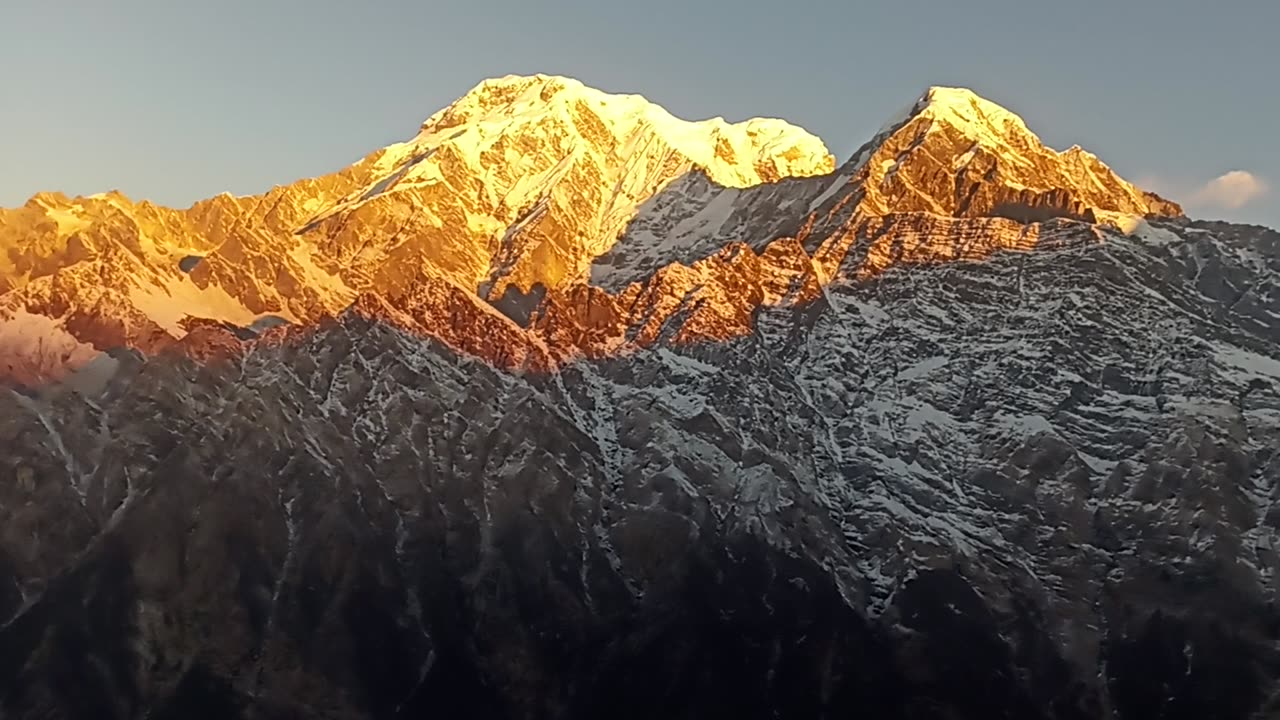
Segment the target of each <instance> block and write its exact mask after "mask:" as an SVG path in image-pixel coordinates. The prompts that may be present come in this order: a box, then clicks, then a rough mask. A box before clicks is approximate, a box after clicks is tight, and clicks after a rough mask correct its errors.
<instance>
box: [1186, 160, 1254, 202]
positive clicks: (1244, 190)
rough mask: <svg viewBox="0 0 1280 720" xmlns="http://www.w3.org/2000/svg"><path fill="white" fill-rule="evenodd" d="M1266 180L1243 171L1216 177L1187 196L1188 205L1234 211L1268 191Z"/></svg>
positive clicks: (1234, 171) (1233, 171)
mask: <svg viewBox="0 0 1280 720" xmlns="http://www.w3.org/2000/svg"><path fill="white" fill-rule="evenodd" d="M1270 189H1271V188H1270V186H1268V185H1267V182H1266V180H1263V179H1262V178H1260V177H1258V176H1257V175H1254V174H1253V173H1251V172H1247V171H1245V170H1232V171H1231V172H1229V173H1226V174H1225V175H1221V176H1219V177H1216V178H1214V179H1212V180H1210V181H1209V182H1207V183H1205V184H1204V185H1202V186H1200V188H1199V189H1197V190H1195V191H1194V192H1192V193H1191V194H1190V195H1189V196H1188V204H1190V205H1193V206H1195V207H1202V208H1218V209H1225V210H1236V209H1238V208H1242V207H1244V206H1245V205H1248V204H1249V203H1251V202H1253V201H1254V200H1257V199H1258V198H1260V197H1262V196H1263V195H1266V194H1267V192H1269V191H1270Z"/></svg>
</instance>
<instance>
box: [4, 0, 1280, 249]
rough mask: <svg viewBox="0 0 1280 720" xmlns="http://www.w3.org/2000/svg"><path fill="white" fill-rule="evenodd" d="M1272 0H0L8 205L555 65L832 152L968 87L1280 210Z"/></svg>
mask: <svg viewBox="0 0 1280 720" xmlns="http://www.w3.org/2000/svg"><path fill="white" fill-rule="evenodd" d="M1276 27H1280V6H1277V5H1275V4H1270V3H1259V2H1256V1H1255V0H1229V1H1228V2H1222V3H1216V4H1207V3H1202V2H1191V1H1189V0H1174V1H1171V2H1154V1H1153V0H1142V1H1137V2H1126V3H1119V4H1118V3H1112V2H1100V1H1096V0H1094V1H1089V2H1080V3H1057V4H1052V5H1045V4H1036V5H1035V6H1034V7H1032V6H1029V5H1027V4H1026V3H1020V2H1011V1H1005V0H981V1H979V2H968V3H962V4H961V3H957V4H952V3H938V2H893V3H888V2H881V3H846V2H835V1H832V0H827V1H817V0H808V1H800V2H793V3H775V2H761V1H759V0H746V1H744V2H738V3H733V4H732V5H728V4H725V3H713V2H683V1H681V2H676V1H675V0H651V1H650V2H648V3H645V4H643V5H642V6H638V5H635V4H631V3H596V2H573V1H570V0H551V1H549V2H539V3H522V2H512V1H510V0H485V1H468V2H456V1H453V0H442V1H436V2H409V1H407V0H386V1H383V2H378V3H369V4H354V5H353V4H351V3H344V2H334V1H332V0H308V1H306V2H303V1H301V0H274V1H272V2H250V1H248V0H229V1H227V2H219V3H183V2H178V3H175V2H168V1H161V0H120V1H119V2H112V3H98V2H88V1H87V0H66V1H64V2H44V1H40V2H36V1H33V0H15V1H14V2H9V3H6V9H5V22H4V23H3V27H0V62H2V63H3V65H4V67H6V68H9V70H10V72H9V80H8V82H7V83H6V86H7V87H6V93H5V102H4V104H3V106H0V157H2V158H3V159H4V166H5V173H4V175H3V177H2V178H0V205H2V206H14V205H19V204H21V203H23V202H24V201H25V200H26V199H27V198H28V197H30V196H31V195H32V194H34V193H35V192H37V191H40V190H61V191H64V192H67V193H69V194H89V193H95V192H100V191H104V190H107V189H113V188H114V189H119V190H121V191H123V192H125V193H126V194H127V195H129V196H130V197H133V198H134V199H141V198H147V199H151V200H154V201H157V202H161V203H164V204H169V205H176V206H186V205H188V204H190V203H191V202H192V201H194V200H196V199H199V198H202V197H207V196H210V195H213V194H216V193H218V192H221V191H224V190H226V191H230V192H233V193H236V194H248V193H257V192H261V191H263V190H265V189H267V188H269V187H271V186H272V185H275V184H280V183H285V182H290V181H292V180H294V179H297V178H299V177H304V176H312V175H317V174H320V173H324V172H328V171H332V170H335V169H338V168H340V167H342V166H344V165H346V164H347V163H349V162H351V161H352V160H354V159H356V158H358V157H360V156H362V155H364V154H366V153H367V152H369V151H371V150H373V149H376V148H378V147H381V146H383V145H385V144H387V143H389V142H393V141H396V140H400V139H404V138H406V137H409V136H411V135H412V134H413V133H414V131H415V130H416V127H417V123H419V122H421V120H422V119H424V118H426V117H427V116H428V115H430V114H431V113H432V112H434V111H435V110H437V109H439V108H441V107H443V106H445V105H447V104H448V103H450V102H451V101H452V100H454V99H456V98H457V97H458V96H460V95H462V94H463V93H464V92H466V91H467V90H468V89H469V88H470V87H472V86H473V85H475V84H476V83H477V82H479V81H480V80H482V79H483V78H485V77H491V76H500V75H506V74H509V73H518V74H526V73H535V72H545V73H553V74H563V75H569V76H573V77H577V78H578V79H580V80H582V81H584V82H586V83H587V84H588V85H592V86H595V87H599V88H601V89H603V90H607V91H614V92H636V93H640V94H643V95H645V96H646V97H648V98H649V99H651V100H653V101H655V102H657V103H659V104H662V105H664V106H665V107H667V108H668V109H669V110H671V111H672V112H673V113H675V114H676V115H678V116H681V117H686V118H691V119H694V118H702V117H710V116H715V115H723V116H725V117H727V118H729V119H731V120H740V119H745V118H748V117H752V116H758V115H765V116H778V117H783V118H785V119H787V120H790V121H792V122H794V123H796V124H799V125H802V126H803V127H805V128H807V129H809V130H810V131H812V132H814V133H816V134H817V135H819V136H820V137H821V138H822V139H823V140H825V141H826V143H827V144H828V145H829V147H830V148H831V149H832V151H833V152H834V153H835V154H836V155H837V156H838V157H841V158H843V157H845V156H847V155H848V154H849V153H851V152H852V150H853V149H855V148H856V147H857V146H858V145H860V144H861V143H862V142H864V141H865V140H867V139H868V138H869V136H870V135H871V134H872V133H873V132H874V131H875V129H876V128H877V127H879V126H880V124H881V123H882V122H884V120H885V119H887V118H888V117H889V116H890V115H892V114H893V113H894V112H895V111H896V110H898V109H899V108H900V107H902V106H903V105H905V104H906V103H907V102H909V101H910V100H912V99H913V98H914V97H915V96H916V95H918V94H919V93H920V92H921V91H922V90H923V89H924V88H925V87H927V86H929V85H936V84H942V85H961V86H967V87H972V88H973V89H975V90H977V91H978V92H979V93H981V94H982V95H984V96H986V97H988V98H990V99H992V100H994V101H996V102H999V103H1001V104H1003V105H1005V106H1007V107H1009V108H1010V109H1012V110H1014V111H1015V112H1017V113H1019V114H1021V115H1022V116H1023V117H1024V118H1025V119H1026V120H1027V123H1028V125H1029V126H1030V127H1031V128H1033V129H1034V130H1036V131H1037V132H1039V133H1040V134H1041V135H1042V137H1043V139H1044V140H1045V141H1046V142H1047V143H1048V144H1050V145H1051V146H1053V147H1057V148H1060V149H1061V148H1064V147H1067V146H1070V145H1071V144H1073V143H1079V144H1080V145H1083V146H1084V147H1086V148H1087V149H1090V150H1092V151H1094V152H1096V153H1097V154H1098V155H1099V156H1101V157H1102V158H1103V159H1104V160H1106V161H1107V162H1108V163H1110V164H1111V165H1112V166H1113V167H1114V168H1115V169H1116V171H1117V172H1119V173H1120V174H1121V175H1123V176H1126V177H1128V178H1130V179H1132V180H1135V181H1137V182H1139V183H1140V184H1142V185H1144V186H1146V187H1148V188H1150V189H1154V190H1156V191H1159V192H1162V193H1165V194H1168V195H1170V196H1171V197H1173V198H1174V199H1176V200H1178V201H1180V202H1182V203H1183V204H1184V205H1186V206H1187V209H1188V212H1189V214H1191V215H1193V216H1201V217H1221V218H1227V219H1231V220H1234V221H1239V222H1254V223H1263V224H1267V225H1270V226H1272V227H1275V226H1280V209H1277V205H1276V203H1275V197H1276V192H1277V191H1276V189H1275V188H1276V186H1277V184H1280V145H1278V144H1277V143H1276V142H1275V138H1274V132H1275V117H1276V116H1277V113H1280V76H1277V74H1276V72H1275V67H1276V50H1275V47H1274V32H1275V28H1276Z"/></svg>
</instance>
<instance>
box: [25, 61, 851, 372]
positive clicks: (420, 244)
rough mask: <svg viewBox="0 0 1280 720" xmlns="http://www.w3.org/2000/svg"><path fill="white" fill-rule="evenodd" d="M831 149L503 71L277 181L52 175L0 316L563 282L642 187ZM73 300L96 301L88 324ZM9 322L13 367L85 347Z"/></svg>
mask: <svg viewBox="0 0 1280 720" xmlns="http://www.w3.org/2000/svg"><path fill="white" fill-rule="evenodd" d="M833 167H834V162H833V159H832V157H831V155H830V154H829V153H828V152H827V150H826V148H825V147H824V146H823V144H822V142H821V141H819V140H818V139H817V138H815V137H813V136H812V135H810V134H809V133H807V132H805V131H803V130H800V129H798V128H795V127H793V126H791V125H788V124H787V123H785V122H782V121H779V120H769V119H756V120H751V121H748V122H745V123H741V124H736V125H734V124H729V123H726V122H724V121H723V120H718V119H717V120H708V121H704V122H700V123H690V122H686V121H683V120H679V119H677V118H674V117H672V116H671V115H670V114H668V113H667V112H666V111H664V110H662V109H661V108H659V107H657V106H655V105H652V104H650V103H649V102H648V101H646V100H644V99H643V98H641V97H639V96H616V95H607V94H605V93H601V92H599V91H596V90H592V89H590V88H586V87H584V86H583V85H582V84H581V83H578V82H576V81H573V80H568V79H564V78H554V77H547V76H535V77H529V78H522V77H508V78H503V79H500V80H495V81H489V82H486V83H483V84H481V85H480V86H478V87H477V88H476V89H474V90H473V91H472V92H471V93H469V94H468V95H467V96H466V97H464V98H462V99H461V100H459V101H458V102H457V103H455V104H453V105H452V106H450V107H449V108H447V109H445V110H442V111H441V112H439V113H437V114H436V115H434V116H432V117H431V118H430V119H428V120H427V121H426V123H424V125H423V126H422V128H421V131H420V133H419V134H418V135H417V136H416V137H415V138H413V139H412V140H410V141H408V142H405V143H399V144H396V145H392V146H389V147H387V148H384V149H382V150H379V151H377V152H375V153H372V154H370V155H369V156H368V157H366V158H364V159H363V160H361V161H360V162H358V163H356V164H354V165H352V166H351V167H349V168H346V169H345V170H343V171H341V172H338V173H335V174H333V175H329V176H325V177H322V178H317V179H309V180H302V181H299V182H297V183H294V184H291V185H288V186H281V187H277V188H275V189H273V190H272V191H270V192H268V193H266V194H265V195H261V196H253V197H241V198H237V197H232V196H230V195H220V196H218V197H215V198H212V199H210V200H207V201H203V202H200V203H197V204H196V205H194V206H193V207H191V208H189V209H187V210H183V211H177V210H170V209H168V208H161V207H157V206H154V205H151V204H150V203H146V202H142V203H138V204H134V203H132V202H130V201H129V200H128V199H127V198H125V197H124V196H123V195H120V194H119V193H109V194H105V195H101V196H94V197H90V198H75V199H68V198H66V197H65V196H59V195H52V194H46V195H40V196H37V197H36V198H33V199H32V201H31V202H29V203H28V204H27V205H26V206H25V207H23V208H20V209H18V210H15V211H5V212H0V249H3V250H4V251H5V252H4V253H0V254H2V255H4V256H3V257H0V293H3V294H0V327H3V326H7V325H13V326H14V327H13V328H11V332H9V333H7V334H8V335H12V336H14V337H15V338H16V337H17V336H18V334H19V330H20V329H19V328H18V325H19V324H20V320H21V319H22V318H23V317H25V316H26V314H31V315H37V316H42V317H44V318H47V321H48V322H51V323H53V324H54V325H56V326H57V328H58V331H59V332H60V333H61V334H63V335H66V336H68V337H67V338H65V339H64V340H63V342H62V343H61V345H63V346H68V347H76V348H80V347H81V346H85V345H87V346H89V347H91V348H95V349H97V350H105V349H109V348H111V347H116V346H128V347H135V348H138V349H141V350H145V351H149V352H150V351H155V350H157V349H158V347H159V346H161V345H164V344H167V343H169V342H172V341H173V340H175V339H179V338H181V337H182V336H183V335H184V334H185V332H186V330H185V326H184V325H183V320H184V319H185V318H187V317H196V318H208V319H213V320H218V321H224V322H231V323H234V324H236V325H240V326H250V325H252V324H253V323H254V322H255V321H258V320H261V319H262V318H264V317H266V318H274V317H278V318H282V319H284V320H287V321H290V322H301V323H307V322H313V321H315V320H317V319H319V318H321V317H324V316H327V315H332V314H335V313H337V312H339V311H341V310H342V309H343V308H345V307H347V306H348V305H350V304H351V302H353V301H354V299H355V298H356V296H357V295H358V294H360V293H362V292H368V291H373V290H376V291H377V292H380V293H385V294H388V295H398V294H401V293H404V292H406V291H407V290H408V289H409V288H410V287H411V286H414V285H415V284H417V283H418V282H419V281H421V280H423V278H426V277H439V276H443V277H445V278H446V279H448V280H449V281H451V282H453V283H455V284H458V285H460V286H461V287H463V288H466V290H467V291H468V292H474V291H475V290H476V289H477V287H479V286H483V288H484V291H485V292H492V293H494V294H500V293H501V292H502V291H503V290H504V289H505V288H506V287H507V286H508V285H510V284H514V285H516V286H517V287H518V288H528V287H530V286H531V285H533V284H543V285H547V286H552V287H558V286H561V285H564V284H567V283H570V282H573V281H577V280H579V279H580V278H581V277H582V276H583V274H584V273H585V272H586V270H587V268H588V266H589V265H590V262H591V261H592V260H593V259H594V258H595V257H596V256H597V255H599V254H600V253H602V252H604V251H605V250H607V249H608V247H609V246H610V245H611V244H612V242H613V241H614V240H615V239H616V238H617V236H618V234H619V233H620V232H621V231H622V230H623V229H624V228H625V227H626V224H627V223H628V222H629V221H630V220H631V218H632V217H633V215H634V214H635V212H636V208H637V206H639V205H640V204H641V203H643V202H644V201H645V200H647V199H648V198H649V197H650V196H652V195H653V194H654V193H656V192H658V191H660V190H661V189H662V188H663V187H664V186H666V185H667V184H668V183H670V182H671V181H673V180H675V179H677V178H679V177H681V176H683V175H685V174H687V173H690V172H692V171H693V170H694V169H695V168H697V169H699V170H701V171H703V172H706V173H708V174H709V175H710V177H712V178H714V179H715V181H716V182H717V183H720V184H722V185H728V186H743V185H751V184H759V183H762V182H767V181H774V180H778V179H780V178H784V177H790V176H796V175H816V174H823V173H828V172H830V171H831V170H832V169H833ZM6 291H7V292H6ZM74 313H79V314H85V315H90V316H92V317H93V318H95V320H94V321H93V322H92V323H87V324H86V323H84V322H81V323H79V324H77V323H75V322H73V321H72V318H71V316H72V314H74ZM46 324H47V323H46ZM22 334H23V335H30V333H29V332H25V331H24V332H23V333H22ZM5 338H6V333H4V332H3V331H0V342H3V343H4V344H3V345H0V362H5V359H6V358H11V359H9V360H8V361H7V362H6V364H5V365H4V366H0V372H4V374H5V375H6V376H7V377H8V378H9V379H11V380H16V381H18V382H23V383H33V382H42V381H46V380H49V379H56V378H57V377H60V376H61V375H62V374H63V373H65V371H67V370H69V369H74V367H76V366H78V365H77V363H76V362H70V361H68V362H65V363H56V362H52V361H51V360H49V359H47V358H46V356H47V355H48V354H49V353H47V352H44V351H43V350H42V349H40V348H34V349H33V348H32V347H30V345H31V343H30V342H19V341H18V340H16V339H14V340H11V341H9V342H4V341H5ZM63 354H65V353H63ZM84 357H92V354H91V353H88V354H86V353H85V352H84V351H82V350H78V352H76V353H73V355H72V359H74V360H76V361H77V362H78V363H79V364H83V362H84Z"/></svg>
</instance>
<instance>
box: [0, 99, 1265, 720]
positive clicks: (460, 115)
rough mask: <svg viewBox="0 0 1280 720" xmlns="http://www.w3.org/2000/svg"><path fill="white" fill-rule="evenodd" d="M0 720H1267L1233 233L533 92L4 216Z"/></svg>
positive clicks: (1038, 182) (987, 160)
mask: <svg viewBox="0 0 1280 720" xmlns="http://www.w3.org/2000/svg"><path fill="white" fill-rule="evenodd" d="M0 249H3V250H4V253H0V383H3V384H4V385H5V386H6V388H7V389H0V446H2V447H4V448H7V449H8V451H7V452H6V453H3V454H0V717H5V718H8V717H14V718H28V717H30V718H37V717H38V718H144V717H145V718H152V719H155V718H179V717H180V718H202V717H208V718H292V717H308V718H310V717H325V718H408V717H435V716H444V717H451V716H459V717H475V718H495V719H497V718H503V719H505V718H596V717H619V718H658V717H662V718H701V717H734V718H773V717H787V718H837V717H839V718H843V717H875V718H887V719H894V718H904V719H906V718H912V719H924V718H964V719H969V718H972V719H974V720H977V719H978V718H984V719H985V718H998V717H1005V718H1020V719H1021V718H1027V719H1031V720H1034V719H1036V718H1044V719H1046V720H1048V719H1055V720H1068V719H1069V720H1077V719H1078V720H1085V719H1090V720H1092V719H1094V718H1107V719H1111V718H1115V719H1125V720H1132V719H1135V718H1136V719H1145V718H1170V719H1172V718H1208V717H1216V718H1224V719H1230V720H1234V719H1236V718H1239V719H1241V720H1248V719H1254V718H1266V717H1272V716H1274V715H1276V714H1280V609H1278V608H1277V606H1276V600H1277V597H1276V595H1277V584H1276V576H1275V572H1276V569H1277V567H1278V566H1280V555H1277V550H1278V549H1280V537H1278V536H1277V533H1278V529H1280V490H1278V489H1277V480H1278V479H1280V293H1278V292H1277V291H1276V287H1277V282H1278V280H1280V233H1277V232H1275V231H1273V230H1270V229H1266V228H1261V227H1254V226H1241V225H1231V224H1227V223H1220V222H1210V221H1201V220H1193V219H1190V218H1187V217H1186V216H1185V215H1184V214H1183V211H1182V209H1181V208H1180V207H1179V206H1178V205H1177V204H1176V203H1174V202H1172V201H1170V200H1167V199H1165V198H1162V197H1159V196H1158V195H1155V194H1153V193H1150V192H1147V191H1144V190H1142V189H1140V188H1138V187H1135V186H1134V185H1132V184H1130V183H1128V182H1126V181H1125V180H1124V179H1122V178H1120V177H1119V176H1118V175H1117V174H1116V173H1114V172H1113V171H1112V170H1111V169H1110V168H1108V167H1107V166H1106V165H1105V164H1104V163H1103V162H1102V161H1101V160H1099V159H1098V158H1097V157H1096V156H1094V155H1092V154H1091V153H1089V152H1087V151H1085V150H1083V149H1081V148H1079V147H1073V148H1070V149H1068V150H1066V151H1061V152H1059V151H1056V150H1053V149H1051V148H1048V147H1046V146H1045V145H1044V144H1043V143H1042V142H1041V141H1040V139H1039V138H1038V137H1037V136H1036V135H1035V134H1034V133H1033V132H1032V131H1031V130H1030V129H1028V128H1027V126H1026V125H1025V123H1024V122H1023V121H1022V120H1021V119H1020V118H1019V117H1018V116H1017V115H1016V114H1014V113H1012V112H1010V111H1008V110H1006V109H1004V108H1001V107H999V106H998V105H995V104H993V103H991V102H989V101H987V100H984V99H983V98H981V97H979V96H977V95H975V94H974V93H972V92H970V91H968V90H964V89H957V88H942V87H935V88H930V89H929V90H927V91H926V92H925V93H923V94H922V95H921V96H920V97H919V98H918V99H917V100H916V101H915V102H914V103H913V104H912V105H910V106H909V107H908V108H907V109H906V110H905V111H904V112H903V113H901V114H900V115H899V116H897V117H895V118H892V119H891V120H890V121H889V122H888V123H886V124H885V125H884V127H883V128H882V129H881V130H880V131H879V132H878V133H877V134H876V135H875V136H874V137H873V138H871V139H870V140H869V141H868V142H867V143H866V144H865V145H863V146H862V147H861V148H860V149H859V150H858V151H857V152H856V153H855V154H854V155H853V156H852V157H851V158H848V159H847V160H845V161H843V162H837V160H836V159H835V158H833V157H832V155H831V154H830V152H829V151H828V150H827V149H826V147H825V146H824V145H823V144H822V142H821V141H820V140H818V139H817V138H815V137H814V136H812V135H810V134H809V133H807V132H805V131H803V130H801V129H799V128H796V127H794V126H791V125H789V124H787V123H785V122H783V121H781V120H771V119H757V120H750V121H747V122H744V123H736V124H731V123H728V122H725V121H724V120H721V119H714V120H706V121H702V122H687V121H684V120H680V119H677V118H674V117H673V116H671V115H670V114H669V113H667V112H666V111H665V110H663V109H661V108H659V107H657V106H655V105H653V104H651V103H649V102H648V101H646V100H645V99H643V98H642V97H639V96H635V95H609V94H605V93H602V92H599V91H596V90H593V89H590V88H588V87H585V86H584V85H582V84H581V83H579V82H577V81H574V80H571V79H567V78H559V77H550V76H543V75H539V76H533V77H516V76H510V77H506V78H500V79H496V80H490V81H486V82H484V83H481V84H480V85H478V86H477V87H476V88H475V89H474V90H472V91H471V92H470V93H468V94H467V95H466V96H464V97H463V98H461V99H460V100H458V101H457V102H456V103H454V104H453V105H451V106H450V107H448V108H446V109H444V110H441V111H440V112H438V113H436V114H434V115H432V116H431V117H430V118H428V119H427V120H426V122H424V123H423V125H422V126H421V128H420V130H419V132H418V133H417V134H416V135H415V136H414V137H413V138H412V139H410V140H408V141H407V142H404V143H399V144H395V145H392V146H389V147H386V148H383V149H381V150H378V151H375V152H374V153H372V154H370V155H368V156H366V157H365V158H363V159H362V160H360V161H358V162H356V163H355V164H353V165H351V166H350V167H348V168H346V169H343V170H341V171H339V172H337V173H334V174H331V175H327V176H324V177H320V178H315V179H306V180H301V181H299V182H296V183H293V184H290V185H285V186H280V187H276V188H274V189H272V190H271V191H269V192H267V193H265V194H263V195H260V196H250V197H234V196H231V195H226V194H224V195H219V196H217V197H214V198H211V199H209V200H204V201H201V202H198V203H196V204H195V205H193V206H191V207H190V208H187V209H185V210H177V209H170V208H164V207H160V206H156V205H153V204H151V203H149V202H146V201H141V202H133V201H131V200H130V199H128V198H127V197H125V196H124V195H122V194H120V193H117V192H112V193H106V194H102V195H96V196H91V197H77V198H68V197H65V196H62V195H58V194H48V193H45V194H40V195H37V196H35V197H34V198H32V199H31V200H30V201H29V202H28V203H27V204H26V205H24V206H23V207H20V208H15V209H12V210H0Z"/></svg>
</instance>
